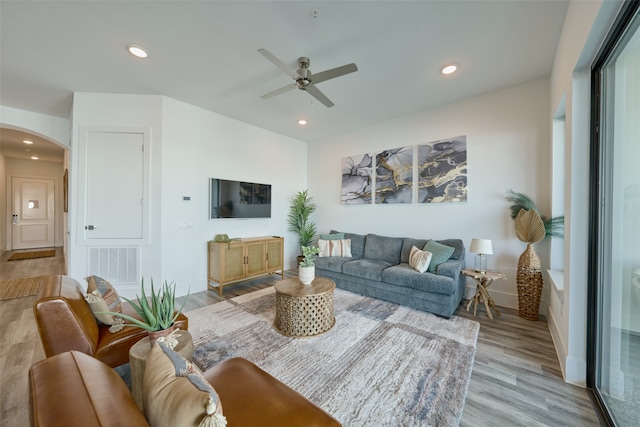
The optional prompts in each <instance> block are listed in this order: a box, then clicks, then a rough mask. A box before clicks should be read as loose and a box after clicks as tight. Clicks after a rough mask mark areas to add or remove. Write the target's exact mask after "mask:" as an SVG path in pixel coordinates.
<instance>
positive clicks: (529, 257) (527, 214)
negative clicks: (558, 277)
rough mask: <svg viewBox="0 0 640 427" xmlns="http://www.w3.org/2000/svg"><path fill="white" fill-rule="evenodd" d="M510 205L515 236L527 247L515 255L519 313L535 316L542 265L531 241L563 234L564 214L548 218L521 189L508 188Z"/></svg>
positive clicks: (528, 317)
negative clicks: (516, 257)
mask: <svg viewBox="0 0 640 427" xmlns="http://www.w3.org/2000/svg"><path fill="white" fill-rule="evenodd" d="M507 200H509V201H510V202H511V203H512V205H511V207H510V210H511V218H513V220H514V221H515V228H516V236H517V237H518V239H519V240H520V241H521V242H524V243H526V244H527V248H526V249H525V251H524V252H523V253H522V255H520V258H519V259H518V271H517V273H516V285H517V287H518V315H519V316H520V317H522V318H523V319H527V320H538V309H539V306H540V297H541V295H542V287H543V285H544V283H543V280H542V267H541V264H540V258H539V257H538V255H537V254H536V253H535V251H534V250H533V244H534V243H537V242H540V241H541V240H543V239H544V238H545V237H547V236H560V237H562V235H563V233H562V228H563V226H564V217H563V216H558V217H553V218H548V217H545V216H542V215H540V213H539V211H538V208H537V207H536V205H535V203H533V200H531V199H530V198H529V197H528V196H526V195H524V194H522V193H516V192H515V191H512V190H511V191H509V195H508V196H507Z"/></svg>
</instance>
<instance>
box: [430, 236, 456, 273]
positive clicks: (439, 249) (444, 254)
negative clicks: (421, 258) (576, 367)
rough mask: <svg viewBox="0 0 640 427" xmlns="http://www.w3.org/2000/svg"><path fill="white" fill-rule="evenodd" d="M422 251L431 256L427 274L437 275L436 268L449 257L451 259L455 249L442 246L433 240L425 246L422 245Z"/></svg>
mask: <svg viewBox="0 0 640 427" xmlns="http://www.w3.org/2000/svg"><path fill="white" fill-rule="evenodd" d="M423 250H425V251H429V252H431V253H432V254H433V256H432V257H431V263H430V264H429V269H428V270H427V271H428V272H429V273H437V272H438V266H439V265H440V264H442V263H443V262H445V261H446V260H448V259H449V257H451V255H452V254H453V251H454V250H455V248H452V247H451V246H446V245H443V244H441V243H438V242H436V241H435V240H429V241H428V242H427V244H426V245H424V248H423Z"/></svg>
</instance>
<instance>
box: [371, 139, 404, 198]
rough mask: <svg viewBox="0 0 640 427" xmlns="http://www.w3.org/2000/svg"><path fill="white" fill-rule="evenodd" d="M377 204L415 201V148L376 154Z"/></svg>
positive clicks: (395, 149) (396, 149)
mask: <svg viewBox="0 0 640 427" xmlns="http://www.w3.org/2000/svg"><path fill="white" fill-rule="evenodd" d="M375 186H376V191H375V203H376V204H377V203H381V204H383V203H411V202H412V201H413V147H400V148H394V149H392V150H385V151H381V152H379V153H377V154H376V183H375Z"/></svg>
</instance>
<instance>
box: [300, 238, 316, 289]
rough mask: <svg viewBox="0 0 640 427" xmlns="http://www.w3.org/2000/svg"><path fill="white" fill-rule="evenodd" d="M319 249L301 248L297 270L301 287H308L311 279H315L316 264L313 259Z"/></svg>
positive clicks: (313, 247) (312, 247)
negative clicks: (300, 259)
mask: <svg viewBox="0 0 640 427" xmlns="http://www.w3.org/2000/svg"><path fill="white" fill-rule="evenodd" d="M318 252H319V249H318V248H317V247H315V246H303V247H302V258H303V259H302V261H300V267H299V268H298V276H299V278H300V282H302V284H303V285H310V284H311V282H313V279H314V278H315V277H316V263H315V260H314V258H313V256H314V255H316V254H318Z"/></svg>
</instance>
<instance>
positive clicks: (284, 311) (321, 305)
mask: <svg viewBox="0 0 640 427" xmlns="http://www.w3.org/2000/svg"><path fill="white" fill-rule="evenodd" d="M335 288H336V284H335V283H334V281H333V280H331V279H327V278H326V277H316V278H315V279H313V282H311V284H310V285H303V284H302V283H301V282H300V280H299V279H298V278H297V277H292V278H290V279H285V280H281V281H280V282H278V283H277V284H276V285H275V289H276V318H275V320H274V321H273V327H274V328H275V329H276V330H277V331H278V332H280V333H281V334H282V335H286V336H288V337H293V338H307V337H313V336H316V335H320V334H323V333H325V332H327V331H328V330H329V329H331V328H333V325H335V323H336V318H335V317H334V314H333V290H334V289H335Z"/></svg>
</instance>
